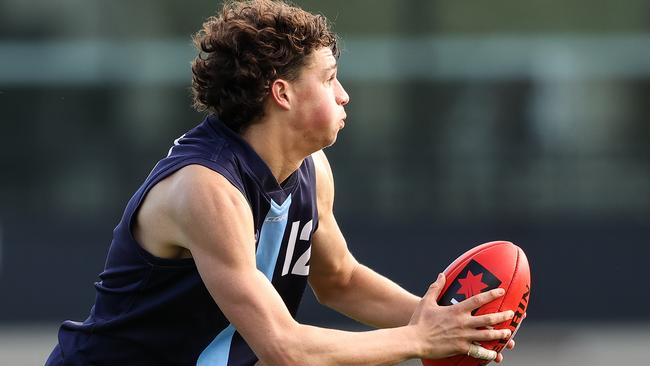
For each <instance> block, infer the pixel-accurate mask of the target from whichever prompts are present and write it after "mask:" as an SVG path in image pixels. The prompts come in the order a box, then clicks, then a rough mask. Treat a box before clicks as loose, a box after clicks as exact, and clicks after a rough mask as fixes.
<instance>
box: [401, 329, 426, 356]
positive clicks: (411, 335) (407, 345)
mask: <svg viewBox="0 0 650 366" xmlns="http://www.w3.org/2000/svg"><path fill="white" fill-rule="evenodd" d="M395 329H396V330H398V331H400V332H401V334H399V338H398V339H402V340H404V342H403V345H402V346H401V347H403V349H404V351H405V352H406V356H407V357H408V358H423V357H424V355H425V350H426V345H425V341H424V338H423V337H422V334H421V332H420V331H419V330H418V326H417V325H416V324H409V325H405V326H403V327H399V328H395Z"/></svg>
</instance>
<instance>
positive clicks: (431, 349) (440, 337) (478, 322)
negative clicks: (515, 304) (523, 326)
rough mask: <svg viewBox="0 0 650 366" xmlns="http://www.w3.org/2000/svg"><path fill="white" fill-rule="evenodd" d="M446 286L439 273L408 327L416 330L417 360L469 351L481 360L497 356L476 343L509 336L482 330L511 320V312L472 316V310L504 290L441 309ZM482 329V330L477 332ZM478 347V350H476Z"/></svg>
mask: <svg viewBox="0 0 650 366" xmlns="http://www.w3.org/2000/svg"><path fill="white" fill-rule="evenodd" d="M444 286H445V275H444V274H442V273H441V274H440V275H439V276H438V278H437V279H436V282H434V283H433V284H431V286H429V290H428V291H427V293H426V294H425V295H424V297H423V298H422V300H421V301H420V304H419V305H418V307H417V308H416V309H415V312H414V313H413V316H412V317H411V321H410V322H409V325H410V326H413V327H415V329H416V333H417V339H418V341H420V342H421V343H420V345H419V347H418V348H419V349H420V350H421V353H422V354H421V355H420V358H427V359H439V358H446V357H451V356H455V355H458V354H464V355H467V354H469V352H470V348H471V349H472V355H474V357H476V355H477V354H480V355H481V357H480V358H481V359H484V360H490V361H492V360H495V359H496V358H497V353H496V352H495V351H492V350H487V349H485V348H483V347H480V346H476V345H475V342H480V341H494V340H499V339H507V338H508V337H510V330H509V329H499V330H497V329H485V327H490V326H494V325H496V324H499V323H502V322H505V321H506V320H509V319H512V317H513V316H514V312H513V311H511V310H508V311H504V312H500V313H493V314H485V315H479V316H473V315H472V311H473V310H474V309H476V308H478V307H480V306H483V305H485V304H487V303H489V302H491V301H493V300H495V299H497V298H499V297H501V296H503V294H504V293H505V291H504V290H503V289H501V288H497V289H494V290H491V291H487V292H483V293H480V294H478V295H475V296H472V297H470V298H468V299H466V300H464V301H462V302H460V303H458V304H455V305H451V306H440V305H438V303H437V300H436V299H437V298H438V296H439V295H440V293H441V292H442V289H443V288H444ZM479 328H482V329H479ZM477 347H478V348H477Z"/></svg>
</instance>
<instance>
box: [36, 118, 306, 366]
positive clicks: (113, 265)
mask: <svg viewBox="0 0 650 366" xmlns="http://www.w3.org/2000/svg"><path fill="white" fill-rule="evenodd" d="M189 164H199V165H202V166H205V167H207V168H210V169H212V170H214V171H216V172H218V173H219V174H221V175H223V176H224V177H225V178H226V179H228V180H229V181H230V182H231V183H232V184H233V185H234V186H235V187H237V188H238V189H239V190H240V191H241V192H242V193H243V195H244V196H245V197H246V199H247V200H248V203H249V204H250V207H251V210H252V214H253V220H254V224H255V230H256V232H255V237H256V260H257V268H258V269H259V270H260V271H261V272H263V273H264V274H265V275H266V276H267V278H268V279H269V280H270V281H271V282H272V284H273V286H274V287H275V289H276V290H277V291H278V293H279V294H280V296H281V297H282V299H283V300H284V302H285V304H286V306H287V308H288V309H289V311H290V312H291V314H293V315H294V316H295V314H296V311H297V309H298V305H299V303H300V300H301V297H302V294H303V292H304V289H305V286H306V283H307V275H308V273H309V258H310V255H311V236H312V233H313V232H314V231H315V230H316V227H317V218H318V215H317V208H316V196H315V194H316V193H315V172H314V167H313V161H312V159H311V157H309V158H307V159H305V160H304V161H303V163H302V165H301V166H300V168H299V169H298V170H297V171H296V172H294V173H293V174H292V175H291V176H290V177H289V178H287V180H286V181H285V182H283V183H282V184H281V185H280V184H278V182H277V181H276V179H275V178H274V176H273V175H272V174H271V171H270V170H269V168H268V166H267V165H266V164H265V163H264V161H263V160H262V159H261V158H260V157H259V156H258V155H257V154H256V153H255V151H254V150H253V149H252V148H251V147H250V146H249V145H248V144H247V143H246V142H245V141H244V140H243V139H241V137H240V136H239V135H238V134H236V133H234V132H233V131H231V130H230V129H229V128H228V127H226V126H225V125H224V124H222V123H221V122H220V121H219V120H218V119H217V118H216V117H213V116H209V117H207V118H206V119H205V120H204V121H203V122H202V123H201V124H200V125H198V126H197V127H195V128H194V129H192V130H191V131H189V132H188V133H186V134H185V135H183V136H182V137H180V138H179V139H178V140H176V141H175V142H174V146H173V147H172V148H171V149H170V151H169V154H168V156H167V157H166V158H164V159H162V160H161V161H159V162H158V164H157V165H156V166H155V167H154V169H153V171H152V172H151V173H150V174H149V176H148V178H147V179H146V180H145V182H144V183H143V184H142V186H141V187H140V188H139V190H138V191H137V192H136V193H135V194H134V195H133V197H132V198H131V200H130V201H129V203H128V205H127V207H126V209H125V211H124V215H123V216H122V219H121V221H120V222H119V224H118V225H117V227H116V228H115V230H114V232H113V241H112V242H111V246H110V249H109V251H108V257H107V259H106V265H105V269H104V271H103V272H102V273H101V274H100V276H99V279H100V281H99V282H97V283H96V284H95V288H96V292H97V295H96V300H95V305H94V306H93V307H92V309H91V311H90V315H89V317H88V318H87V319H86V320H85V321H83V322H74V321H66V322H64V323H63V325H62V326H61V328H60V330H59V343H58V345H57V346H56V347H55V349H54V351H53V352H52V354H51V355H50V357H49V359H48V361H47V364H46V365H48V366H49V365H52V366H54V365H120V366H127V365H139V366H142V365H159V366H160V365H200V366H204V365H212V366H226V365H233V366H234V365H237V366H239V365H253V364H255V362H256V361H257V357H256V356H255V354H254V353H253V351H252V350H251V349H250V347H249V346H248V345H247V344H246V342H245V341H244V340H243V338H242V337H241V335H239V333H238V332H237V330H236V329H235V327H234V326H233V325H231V324H230V323H229V321H228V319H226V317H225V316H224V315H223V313H222V312H221V311H220V310H219V307H218V306H217V304H216V303H215V302H214V300H213V299H212V297H211V296H210V294H209V293H208V290H207V289H206V287H205V285H204V284H203V282H202V281H201V277H200V276H199V273H198V271H197V268H196V265H195V263H194V260H193V259H192V258H187V259H178V260H172V259H163V258H158V257H154V256H153V255H151V254H150V253H149V252H147V251H146V250H144V249H143V248H142V247H141V246H140V245H139V244H138V243H137V242H136V241H135V239H134V238H133V235H132V231H131V228H132V225H133V222H134V219H135V214H136V212H137V210H138V207H139V206H140V204H141V202H142V200H143V198H144V197H145V195H146V194H147V192H148V191H149V190H150V189H151V187H153V186H154V185H155V184H156V183H158V182H159V181H160V180H162V179H164V178H165V177H167V176H169V175H170V174H172V173H174V172H175V171H177V170H178V169H180V168H182V167H184V166H187V165H189Z"/></svg>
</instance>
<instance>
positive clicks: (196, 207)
mask: <svg viewBox="0 0 650 366" xmlns="http://www.w3.org/2000/svg"><path fill="white" fill-rule="evenodd" d="M234 218H236V219H237V220H238V221H242V224H246V223H247V222H248V220H247V218H250V220H251V222H252V215H251V214H250V208H249V206H248V203H247V201H246V199H245V198H244V196H243V195H242V194H241V192H239V190H238V189H237V188H235V187H234V186H233V185H232V184H231V183H230V182H229V181H228V180H227V179H226V178H224V177H223V176H222V175H221V174H219V173H217V172H215V171H213V170H211V169H209V168H206V167H204V166H201V165H188V166H186V167H183V168H181V169H179V170H178V171H177V172H175V173H174V174H172V175H170V176H169V177H167V178H165V179H163V180H162V181H160V182H159V183H158V184H156V185H155V186H154V187H153V188H152V189H151V190H150V192H149V193H148V194H147V196H146V198H145V200H144V202H143V203H142V205H141V208H140V210H139V212H138V216H137V218H136V225H135V226H134V235H135V236H136V239H137V240H138V242H139V243H140V245H142V246H143V247H144V248H145V249H146V250H148V251H149V252H151V253H152V254H154V255H156V256H160V257H166V258H174V257H178V256H185V257H186V256H190V251H191V250H192V245H193V244H195V243H197V242H202V240H200V239H199V240H197V238H196V237H195V236H196V233H199V232H203V233H206V230H207V229H210V228H214V227H218V226H221V225H222V224H223V223H224V220H226V221H230V220H232V219H234ZM251 225H252V224H251ZM212 230H214V229H210V231H212Z"/></svg>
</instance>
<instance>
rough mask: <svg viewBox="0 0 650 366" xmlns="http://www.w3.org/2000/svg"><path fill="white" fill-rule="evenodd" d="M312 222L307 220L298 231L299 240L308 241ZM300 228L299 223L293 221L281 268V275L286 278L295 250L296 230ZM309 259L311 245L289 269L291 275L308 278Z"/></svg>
mask: <svg viewBox="0 0 650 366" xmlns="http://www.w3.org/2000/svg"><path fill="white" fill-rule="evenodd" d="M313 223H314V220H309V222H307V223H306V224H305V226H303V228H302V230H300V240H303V241H309V238H310V236H311V229H312V225H313ZM299 228H300V221H294V222H293V223H292V224H291V233H290V234H289V242H288V243H287V254H286V255H285V256H284V265H283V266H282V275H283V276H286V275H287V274H289V267H291V261H292V259H293V252H294V249H295V248H296V240H297V239H298V229H299ZM309 258H311V245H310V246H309V248H307V250H306V251H305V252H304V253H303V254H302V255H301V256H300V257H299V258H298V260H297V261H296V263H295V264H294V265H293V268H292V269H291V274H295V275H298V276H308V275H309V265H308V264H307V263H308V262H309Z"/></svg>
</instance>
